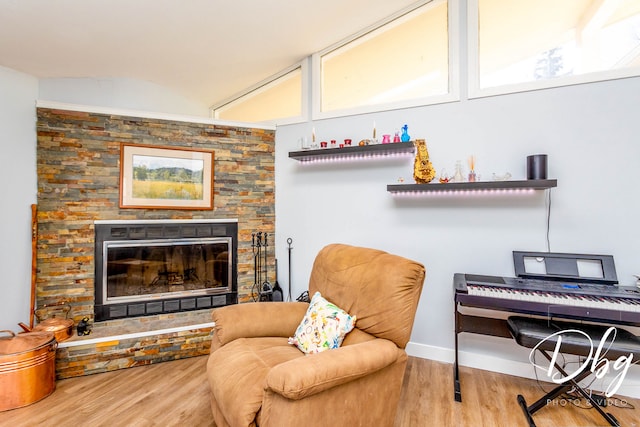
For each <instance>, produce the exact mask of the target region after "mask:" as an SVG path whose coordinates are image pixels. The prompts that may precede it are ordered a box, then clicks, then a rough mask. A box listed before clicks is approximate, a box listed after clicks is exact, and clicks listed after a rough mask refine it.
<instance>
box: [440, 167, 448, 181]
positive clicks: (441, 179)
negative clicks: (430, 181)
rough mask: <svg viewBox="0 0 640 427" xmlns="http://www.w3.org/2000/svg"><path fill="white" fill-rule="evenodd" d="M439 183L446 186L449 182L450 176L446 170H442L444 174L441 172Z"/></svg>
mask: <svg viewBox="0 0 640 427" xmlns="http://www.w3.org/2000/svg"><path fill="white" fill-rule="evenodd" d="M439 181H440V184H446V183H447V182H449V175H447V170H446V169H442V172H440V178H439Z"/></svg>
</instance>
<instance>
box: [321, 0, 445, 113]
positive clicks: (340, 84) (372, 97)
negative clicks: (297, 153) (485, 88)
mask: <svg viewBox="0 0 640 427" xmlns="http://www.w3.org/2000/svg"><path fill="white" fill-rule="evenodd" d="M449 3H454V4H457V2H447V1H446V0H433V1H430V2H428V3H426V4H424V3H423V4H422V5H421V6H419V7H417V8H415V9H413V10H409V11H404V12H400V13H399V16H396V17H392V20H390V21H388V22H387V23H386V24H384V25H381V26H378V27H376V28H373V29H370V30H368V31H365V32H363V33H360V34H358V35H356V36H355V37H354V38H352V39H350V40H347V41H346V42H343V43H341V44H340V45H338V46H333V47H330V48H328V49H327V50H325V51H323V52H320V53H318V54H316V55H314V65H313V70H314V72H316V75H315V76H314V77H315V79H314V84H313V87H314V94H313V98H314V118H323V117H331V116H337V115H344V114H350V113H353V114H355V113H362V112H368V111H379V110H384V109H392V108H403V107H408V106H415V105H424V104H429V103H436V102H442V101H443V100H451V99H452V97H455V96H456V94H455V93H457V82H454V81H453V80H454V79H453V78H452V73H451V72H450V70H451V69H452V68H453V67H452V66H450V62H451V61H452V59H453V58H452V57H454V56H455V55H451V51H450V49H455V48H456V47H457V46H456V45H457V43H451V42H450V39H449V34H450V33H451V32H452V31H451V29H450V20H449V15H450V14H452V13H453V14H454V16H455V13H456V11H455V10H451V7H450V4H449ZM456 18H457V16H456ZM451 22H454V23H455V22H456V19H452V20H451ZM456 52H457V51H456ZM455 66H457V64H455ZM452 88H453V89H454V90H452ZM454 92H455V93H454Z"/></svg>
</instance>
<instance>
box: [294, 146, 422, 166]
mask: <svg viewBox="0 0 640 427" xmlns="http://www.w3.org/2000/svg"><path fill="white" fill-rule="evenodd" d="M414 150H415V148H414V145H413V142H412V141H409V142H394V143H390V144H373V145H362V146H360V145H355V146H346V147H343V148H320V149H315V150H300V151H291V152H289V157H290V158H292V159H294V160H298V161H301V162H311V161H325V160H332V159H336V160H340V159H356V158H365V159H366V158H370V157H371V158H374V157H386V156H393V155H396V154H411V153H413V152H414Z"/></svg>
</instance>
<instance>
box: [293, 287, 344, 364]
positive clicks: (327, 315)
mask: <svg viewBox="0 0 640 427" xmlns="http://www.w3.org/2000/svg"><path fill="white" fill-rule="evenodd" d="M355 325H356V316H351V315H349V313H347V312H346V311H344V310H343V309H341V308H340V307H338V306H336V305H335V304H332V303H330V302H329V301H327V300H326V299H325V298H323V297H322V295H320V292H316V293H315V294H314V295H313V297H312V298H311V302H310V303H309V308H308V309H307V313H306V314H305V315H304V318H303V319H302V322H301V323H300V325H299V326H298V329H296V333H295V334H294V335H293V336H292V337H289V344H293V345H295V346H296V347H298V348H299V349H300V350H301V351H302V352H303V353H306V354H310V353H320V352H321V351H325V350H330V349H332V348H338V347H340V345H341V344H342V341H343V340H344V337H345V335H347V334H348V333H349V332H351V330H352V329H353V328H354V326H355Z"/></svg>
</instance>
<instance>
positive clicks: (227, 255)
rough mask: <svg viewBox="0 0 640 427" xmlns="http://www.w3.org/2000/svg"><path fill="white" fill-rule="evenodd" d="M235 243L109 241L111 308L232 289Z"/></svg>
mask: <svg viewBox="0 0 640 427" xmlns="http://www.w3.org/2000/svg"><path fill="white" fill-rule="evenodd" d="M231 240H232V239H231V238H230V237H215V238H206V239H159V240H137V241H135V240H126V241H106V242H104V243H103V245H104V253H105V254H106V256H105V260H106V262H105V263H103V272H102V283H103V299H102V300H103V301H104V303H106V304H111V303H120V302H130V301H139V300H148V299H150V298H151V299H155V298H168V297H171V298H173V297H182V296H189V295H207V294H216V293H225V292H230V291H231V287H232V284H231V281H230V278H231V277H232V250H231V249H232V248H231V244H232V241H231Z"/></svg>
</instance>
